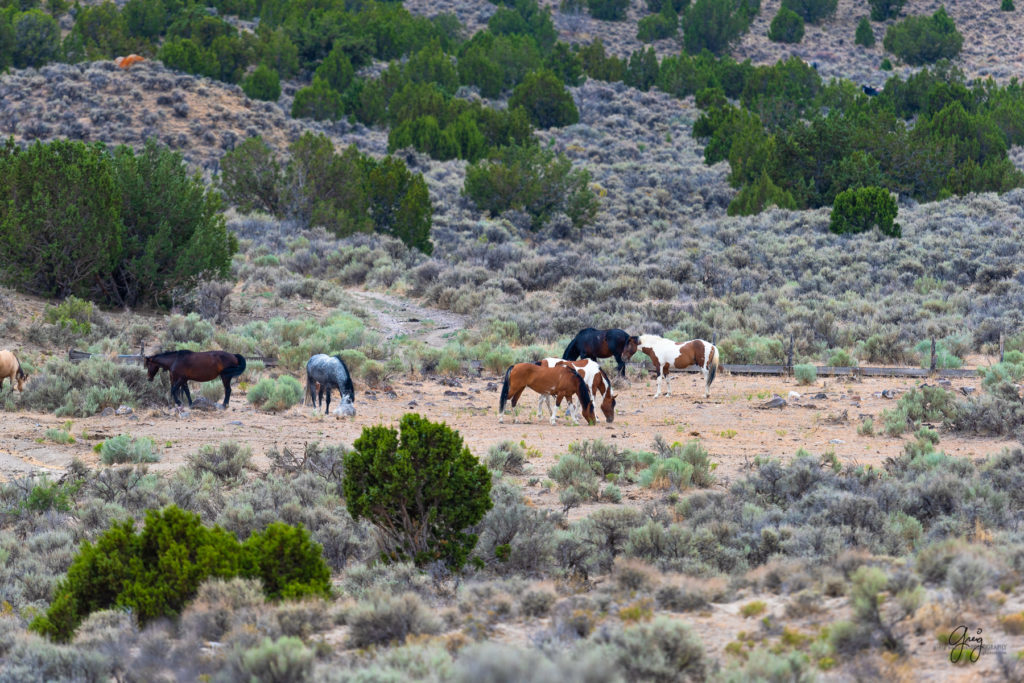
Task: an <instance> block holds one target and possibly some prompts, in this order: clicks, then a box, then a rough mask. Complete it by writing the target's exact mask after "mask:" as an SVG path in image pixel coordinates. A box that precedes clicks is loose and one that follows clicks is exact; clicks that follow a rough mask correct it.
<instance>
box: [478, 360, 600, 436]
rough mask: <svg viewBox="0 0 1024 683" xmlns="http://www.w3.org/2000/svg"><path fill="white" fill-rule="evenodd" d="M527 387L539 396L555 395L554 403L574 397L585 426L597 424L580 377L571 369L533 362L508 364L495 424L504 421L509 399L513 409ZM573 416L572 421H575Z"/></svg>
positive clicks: (591, 404) (584, 385) (552, 417)
mask: <svg viewBox="0 0 1024 683" xmlns="http://www.w3.org/2000/svg"><path fill="white" fill-rule="evenodd" d="M526 387H530V388H531V389H533V390H534V391H536V392H537V393H538V394H542V395H543V394H547V395H549V396H554V397H555V400H556V401H561V400H562V399H565V400H570V398H571V397H573V396H576V397H577V398H579V400H580V408H581V410H582V413H583V417H584V418H585V419H586V420H587V423H588V424H594V423H595V422H597V418H596V417H594V402H593V401H592V400H591V398H590V389H588V388H587V385H586V383H585V382H584V381H583V378H582V377H580V376H579V375H577V374H576V372H575V371H573V369H572V368H568V367H565V366H562V365H559V366H557V367H554V368H549V367H544V366H542V365H537V364H536V363H517V364H515V365H510V366H509V367H508V370H506V371H505V381H504V383H502V385H501V398H500V399H499V400H498V422H504V421H505V404H506V403H508V399H509V398H511V399H512V407H513V408H515V407H516V403H517V402H518V401H519V397H520V396H521V395H522V393H523V390H524V389H526ZM557 419H558V418H557V414H556V413H555V411H554V410H552V411H551V424H555V421H556V420H557ZM575 419H576V418H575V415H573V420H574V421H575Z"/></svg>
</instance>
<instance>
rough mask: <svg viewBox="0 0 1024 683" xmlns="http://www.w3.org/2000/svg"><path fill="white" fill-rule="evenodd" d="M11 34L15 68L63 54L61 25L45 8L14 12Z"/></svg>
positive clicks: (11, 56) (26, 66) (43, 62)
mask: <svg viewBox="0 0 1024 683" xmlns="http://www.w3.org/2000/svg"><path fill="white" fill-rule="evenodd" d="M11 33H12V41H11V42H12V45H11V46H10V47H11V51H10V58H11V63H12V64H13V66H14V68H16V69H25V68H28V67H40V66H43V65H44V64H46V63H47V62H51V61H53V60H55V59H57V57H58V55H59V54H60V27H59V26H58V25H57V21H56V20H55V19H54V18H53V17H51V16H50V15H49V14H47V13H46V12H43V11H42V10H39V9H30V10H28V11H27V12H18V13H16V14H14V15H13V19H12V20H11ZM0 59H3V57H0ZM0 175H2V174H0Z"/></svg>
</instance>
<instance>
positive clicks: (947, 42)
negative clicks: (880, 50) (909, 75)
mask: <svg viewBox="0 0 1024 683" xmlns="http://www.w3.org/2000/svg"><path fill="white" fill-rule="evenodd" d="M963 43H964V37H963V36H962V35H961V34H960V32H959V31H957V30H956V24H954V23H953V19H952V18H951V17H950V16H949V15H948V14H946V8H945V7H944V6H943V7H939V9H938V10H936V12H935V14H933V15H931V16H930V17H926V16H913V17H907V18H906V19H904V20H903V21H898V22H896V23H895V24H893V25H892V26H890V27H889V28H888V29H886V31H885V38H884V39H883V40H882V44H883V45H884V46H885V49H886V50H888V51H889V52H892V53H893V54H895V55H896V56H897V57H899V58H900V59H902V60H903V61H904V62H906V63H907V64H913V65H916V66H919V65H921V64H931V63H932V62H937V61H938V60H940V59H953V58H954V57H956V56H957V55H958V54H960V48H961V46H963Z"/></svg>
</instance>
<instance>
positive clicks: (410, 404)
mask: <svg viewBox="0 0 1024 683" xmlns="http://www.w3.org/2000/svg"><path fill="white" fill-rule="evenodd" d="M417 405H419V404H418V403H416V401H409V407H410V408H415V407H416V406H417Z"/></svg>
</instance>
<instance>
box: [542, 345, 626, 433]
mask: <svg viewBox="0 0 1024 683" xmlns="http://www.w3.org/2000/svg"><path fill="white" fill-rule="evenodd" d="M536 364H537V365H544V366H547V367H549V368H553V367H555V366H556V365H564V366H566V367H569V368H572V369H573V370H574V371H575V372H576V374H577V375H579V376H580V377H582V378H583V382H584V383H585V384H586V385H587V388H588V389H590V395H591V397H592V398H593V400H594V402H595V403H596V402H597V399H598V398H599V397H600V399H601V412H602V413H604V419H605V420H606V421H608V422H614V421H615V394H613V393H612V381H611V379H609V378H608V373H606V372H605V371H604V370H602V369H601V364H600V363H598V362H597V361H596V360H590V359H589V358H587V359H585V360H562V359H561V358H545V359H544V360H539V361H537V363H536ZM541 405H546V406H547V407H548V410H551V405H550V403H549V400H548V396H547V395H546V394H541V396H540V399H539V400H538V401H537V412H538V413H541V414H543V411H541V408H540V407H541ZM559 405H561V400H556V401H555V406H556V407H557V406H559ZM569 405H570V406H571V407H573V408H575V401H574V400H573V399H572V397H570V398H569Z"/></svg>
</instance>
